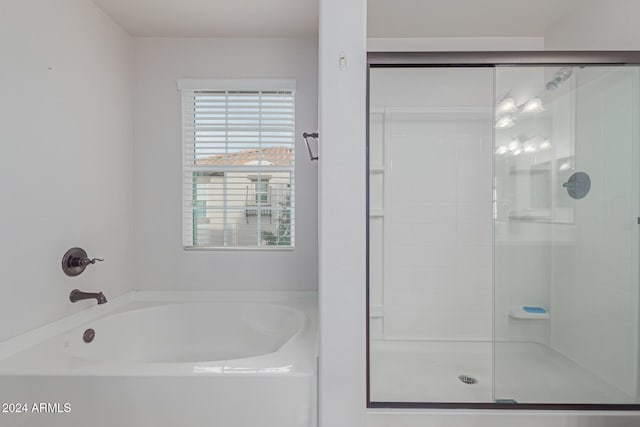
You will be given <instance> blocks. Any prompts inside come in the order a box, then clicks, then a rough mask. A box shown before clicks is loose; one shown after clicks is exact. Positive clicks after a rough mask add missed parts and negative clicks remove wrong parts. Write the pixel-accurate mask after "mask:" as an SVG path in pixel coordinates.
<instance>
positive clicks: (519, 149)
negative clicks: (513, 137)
mask: <svg viewBox="0 0 640 427" xmlns="http://www.w3.org/2000/svg"><path fill="white" fill-rule="evenodd" d="M520 153H522V148H516V149H515V150H513V151H512V152H511V154H513V155H514V156H517V155H518V154H520Z"/></svg>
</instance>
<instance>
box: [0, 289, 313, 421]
mask: <svg viewBox="0 0 640 427" xmlns="http://www.w3.org/2000/svg"><path fill="white" fill-rule="evenodd" d="M89 328H91V329H93V330H94V331H95V338H94V339H93V341H91V342H90V343H86V342H84V340H83V333H84V332H85V331H86V330H87V329H89ZM316 344H317V299H316V296H315V294H313V293H295V292H291V293H288V292H283V293H256V292H247V293H245V292H211V293H208V292H204V293H203V292H198V293H168V292H162V293H157V292H134V293H131V294H127V295H125V296H122V297H119V298H116V299H114V300H113V301H109V303H107V304H104V305H101V306H94V307H91V308H90V309H87V310H84V311H82V312H80V313H78V314H76V315H74V316H71V317H69V318H66V319H63V320H61V321H59V322H55V323H53V324H51V325H47V326H45V327H44V328H40V329H38V330H36V331H32V332H30V333H28V334H24V335H22V336H20V337H16V338H14V339H11V340H9V341H7V342H4V343H2V344H0V375H1V377H0V401H2V402H13V403H16V404H22V403H26V404H27V408H28V410H27V411H26V413H24V412H23V413H9V414H7V413H3V414H0V425H2V426H4V425H5V423H4V422H5V421H10V423H9V424H7V425H12V426H13V425H16V426H22V425H24V426H45V425H46V426H58V425H59V426H72V427H73V426H76V425H77V426H84V425H92V426H100V427H101V426H105V427H111V426H132V427H146V426H154V427H155V426H172V427H173V426H185V427H188V426H209V425H211V426H216V427H225V426H234V427H235V426H265V427H269V426H273V427H309V426H315V414H316V408H315V396H316V383H317V381H316V378H317V377H316ZM43 402H44V403H53V404H54V406H53V407H51V408H50V409H52V410H53V409H55V408H56V407H58V408H62V410H61V413H51V412H49V413H38V412H34V411H33V404H34V403H35V404H39V403H43ZM55 404H58V405H57V406H56V405H55ZM65 404H68V405H67V406H66V407H67V408H69V407H70V411H67V412H65V411H64V408H65ZM16 407H17V406H16Z"/></svg>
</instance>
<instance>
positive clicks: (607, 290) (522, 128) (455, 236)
mask: <svg viewBox="0 0 640 427" xmlns="http://www.w3.org/2000/svg"><path fill="white" fill-rule="evenodd" d="M369 62H370V74H369V136H368V222H367V224H368V227H367V228H368V322H367V325H368V332H369V341H368V372H369V376H368V379H369V383H368V397H369V406H370V407H467V408H485V407H486V408H508V409H513V408H550V407H556V408H562V409H566V408H579V409H640V405H638V403H639V397H640V396H639V388H640V369H639V362H640V358H639V346H640V339H639V338H640V327H639V315H640V295H639V278H638V266H639V253H638V244H639V239H638V228H639V227H640V225H639V224H640V216H639V215H640V208H639V207H640V200H639V199H640V197H639V196H640V188H639V185H638V184H639V179H640V176H639V166H640V152H639V149H640V144H639V143H640V129H639V125H640V123H639V122H640V67H638V66H637V65H635V64H638V63H640V55H638V53H637V52H626V53H621V52H614V53H603V52H592V53H589V52H583V53H566V52H539V53H533V52H529V53H527V52H525V53H471V54H465V53H462V54H451V53H448V54H443V53H433V54H404V53H399V54H370V57H369Z"/></svg>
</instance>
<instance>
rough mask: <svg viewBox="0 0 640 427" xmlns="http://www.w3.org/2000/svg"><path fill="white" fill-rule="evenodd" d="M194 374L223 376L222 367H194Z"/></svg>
mask: <svg viewBox="0 0 640 427" xmlns="http://www.w3.org/2000/svg"><path fill="white" fill-rule="evenodd" d="M193 372H194V373H196V374H221V373H222V367H220V366H194V367H193Z"/></svg>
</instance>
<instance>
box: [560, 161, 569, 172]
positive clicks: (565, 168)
mask: <svg viewBox="0 0 640 427" xmlns="http://www.w3.org/2000/svg"><path fill="white" fill-rule="evenodd" d="M558 169H559V170H561V171H568V170H569V169H571V164H569V162H564V163H562V164H561V165H560V167H559V168H558Z"/></svg>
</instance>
